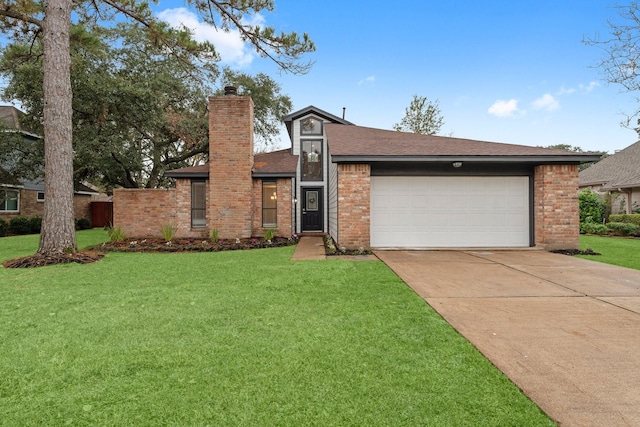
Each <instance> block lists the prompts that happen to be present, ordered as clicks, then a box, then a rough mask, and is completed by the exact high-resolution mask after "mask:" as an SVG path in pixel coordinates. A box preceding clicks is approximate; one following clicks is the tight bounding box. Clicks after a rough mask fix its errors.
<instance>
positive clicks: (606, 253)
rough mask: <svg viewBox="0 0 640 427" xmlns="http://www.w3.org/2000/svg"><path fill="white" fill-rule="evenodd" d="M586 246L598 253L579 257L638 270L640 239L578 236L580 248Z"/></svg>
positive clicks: (639, 263) (639, 267)
mask: <svg viewBox="0 0 640 427" xmlns="http://www.w3.org/2000/svg"><path fill="white" fill-rule="evenodd" d="M587 248H591V249H593V250H594V251H595V252H598V253H599V254H600V255H579V256H580V258H584V259H590V260H592V261H599V262H604V263H607V264H613V265H619V266H622V267H628V268H634V269H636V270H640V239H632V238H623V237H603V236H584V235H583V236H580V249H582V250H585V249H587Z"/></svg>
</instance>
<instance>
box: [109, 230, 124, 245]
mask: <svg viewBox="0 0 640 427" xmlns="http://www.w3.org/2000/svg"><path fill="white" fill-rule="evenodd" d="M107 233H108V234H109V241H110V242H122V241H123V240H124V239H125V238H126V237H125V234H124V231H123V230H122V228H120V227H114V226H109V228H107Z"/></svg>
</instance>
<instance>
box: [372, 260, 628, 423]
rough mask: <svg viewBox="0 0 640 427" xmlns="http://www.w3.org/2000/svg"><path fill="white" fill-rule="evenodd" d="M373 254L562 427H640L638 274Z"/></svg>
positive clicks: (557, 264) (546, 263)
mask: <svg viewBox="0 0 640 427" xmlns="http://www.w3.org/2000/svg"><path fill="white" fill-rule="evenodd" d="M376 255H377V256H378V257H379V258H380V259H381V260H382V261H383V262H385V263H386V264H387V265H388V266H389V267H390V268H391V269H392V270H393V271H395V272H396V274H398V276H400V278H402V280H404V281H405V283H407V284H408V285H409V286H410V287H411V288H413V289H414V290H415V292H416V293H418V295H420V296H421V297H423V298H424V299H425V300H426V302H427V303H428V304H429V305H431V306H432V307H433V308H434V309H435V310H436V311H437V312H438V313H440V315H442V316H443V317H444V319H446V320H447V321H448V322H449V323H450V324H451V325H452V326H453V327H454V328H455V329H456V330H458V331H459V332H460V333H461V334H462V335H463V336H465V337H466V338H467V339H468V340H469V341H470V342H471V343H472V344H473V345H475V346H476V347H477V348H478V349H479V350H480V351H481V352H482V353H483V354H484V355H485V356H486V357H487V358H488V359H489V360H491V362H492V363H493V364H494V365H496V366H497V367H498V368H499V369H500V370H501V371H502V372H504V373H505V374H506V375H507V376H508V377H509V378H510V379H511V380H512V381H513V382H514V383H515V384H516V385H517V386H518V387H519V388H520V389H522V390H523V391H524V392H525V393H526V394H527V395H528V396H529V397H530V398H531V399H532V400H533V401H535V402H536V403H537V404H538V405H539V406H540V407H541V408H542V410H543V411H545V412H546V413H547V414H548V415H549V416H550V417H551V418H553V419H554V420H555V421H556V422H558V423H559V424H560V425H561V426H580V427H588V426H598V427H601V426H609V427H611V426H640V271H637V270H630V269H625V268H621V267H615V266H611V265H607V264H602V263H598V262H594V261H586V260H582V259H579V258H573V257H569V256H566V255H558V254H552V253H548V252H542V251H378V252H376Z"/></svg>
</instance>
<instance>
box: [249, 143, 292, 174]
mask: <svg viewBox="0 0 640 427" xmlns="http://www.w3.org/2000/svg"><path fill="white" fill-rule="evenodd" d="M297 168H298V156H294V155H293V154H291V149H285V150H279V151H272V152H270V153H261V154H256V155H255V157H254V159H253V176H254V177H257V178H262V177H268V176H271V177H276V176H278V177H289V176H296V169H297Z"/></svg>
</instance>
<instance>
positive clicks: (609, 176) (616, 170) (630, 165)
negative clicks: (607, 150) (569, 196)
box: [580, 141, 640, 189]
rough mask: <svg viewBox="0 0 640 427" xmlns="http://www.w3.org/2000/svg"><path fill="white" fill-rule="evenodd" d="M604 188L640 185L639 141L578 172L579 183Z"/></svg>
mask: <svg viewBox="0 0 640 427" xmlns="http://www.w3.org/2000/svg"><path fill="white" fill-rule="evenodd" d="M596 184H597V185H600V184H603V187H604V189H617V188H631V187H640V141H638V142H636V143H635V144H632V145H630V146H628V147H627V148H625V149H624V150H621V151H618V152H617V153H615V154H613V155H611V156H609V157H606V158H604V159H602V160H600V161H599V162H598V163H596V164H595V165H592V166H590V167H588V168H587V169H585V170H583V171H581V172H580V185H581V186H587V185H596Z"/></svg>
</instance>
